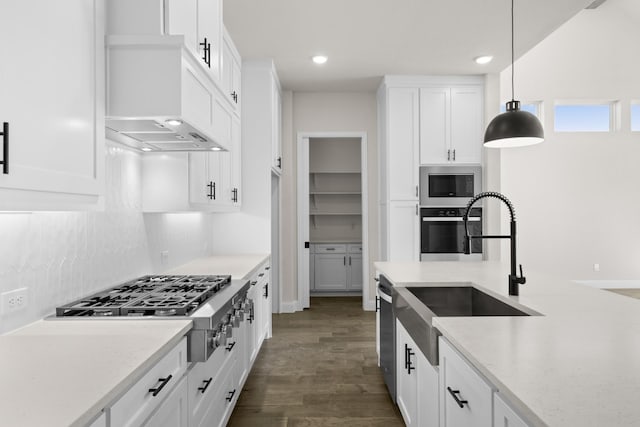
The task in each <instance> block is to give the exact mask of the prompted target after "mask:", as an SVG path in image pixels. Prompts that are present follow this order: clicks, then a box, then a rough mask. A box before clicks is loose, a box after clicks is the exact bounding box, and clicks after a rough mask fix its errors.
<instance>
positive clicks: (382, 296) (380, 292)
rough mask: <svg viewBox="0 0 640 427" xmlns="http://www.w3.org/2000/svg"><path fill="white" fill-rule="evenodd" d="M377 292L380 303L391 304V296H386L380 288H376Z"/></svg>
mask: <svg viewBox="0 0 640 427" xmlns="http://www.w3.org/2000/svg"><path fill="white" fill-rule="evenodd" d="M378 291H379V292H378V293H379V294H380V299H381V300H382V301H385V302H388V303H389V304H391V303H392V300H391V295H387V294H386V293H385V292H383V291H382V289H380V288H378Z"/></svg>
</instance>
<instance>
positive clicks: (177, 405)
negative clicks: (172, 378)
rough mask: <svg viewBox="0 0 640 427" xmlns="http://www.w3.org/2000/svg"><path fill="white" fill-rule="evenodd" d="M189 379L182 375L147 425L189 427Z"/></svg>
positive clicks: (151, 426) (148, 426)
mask: <svg viewBox="0 0 640 427" xmlns="http://www.w3.org/2000/svg"><path fill="white" fill-rule="evenodd" d="M188 400H189V399H188V393H187V379H186V378H185V377H182V379H181V380H180V382H178V384H177V385H176V386H175V387H174V388H173V390H172V391H171V393H170V394H169V395H168V396H167V398H166V399H165V400H164V401H163V402H162V404H161V405H160V407H159V408H158V410H157V411H156V413H154V414H153V415H152V416H151V417H150V418H149V419H148V420H147V422H145V423H144V425H145V426H147V427H188V426H189V404H188Z"/></svg>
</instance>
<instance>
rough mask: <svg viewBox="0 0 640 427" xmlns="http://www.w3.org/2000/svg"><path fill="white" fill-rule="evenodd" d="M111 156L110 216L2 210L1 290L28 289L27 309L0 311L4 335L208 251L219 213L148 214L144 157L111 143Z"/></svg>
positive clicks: (108, 167)
mask: <svg viewBox="0 0 640 427" xmlns="http://www.w3.org/2000/svg"><path fill="white" fill-rule="evenodd" d="M106 152H107V154H106V156H107V158H106V172H105V173H106V177H105V181H106V183H107V188H106V194H105V211H104V212H33V213H0V236H2V239H1V241H0V292H6V291H9V290H13V289H18V288H22V287H27V288H28V306H27V308H26V309H24V310H22V311H18V312H14V313H4V312H3V313H0V333H3V332H7V331H10V330H12V329H15V328H18V327H20V326H23V325H25V324H27V323H30V322H33V321H35V320H38V319H40V318H42V317H45V316H48V315H51V314H53V313H54V312H55V307H56V306H59V305H61V304H64V303H68V302H71V301H73V300H75V299H78V298H81V297H83V296H87V295H88V294H91V293H93V292H97V291H100V290H102V289H104V288H106V287H108V286H112V285H115V284H118V283H121V282H123V281H126V280H129V279H132V278H135V277H137V276H141V275H144V274H149V273H158V272H161V271H163V270H165V269H168V268H171V267H174V266H177V265H180V264H183V263H185V262H187V261H189V260H191V259H194V258H198V257H201V256H204V255H206V254H208V251H209V248H210V247H211V236H212V230H211V225H210V224H211V221H210V217H211V215H209V214H200V213H185V214H142V212H141V191H142V188H141V158H140V154H138V153H136V152H133V151H131V150H128V149H125V148H122V147H121V146H119V145H116V144H111V143H109V142H107V150H106ZM161 251H168V252H169V258H168V262H167V263H166V264H164V265H163V264H162V263H161V259H160V252H161Z"/></svg>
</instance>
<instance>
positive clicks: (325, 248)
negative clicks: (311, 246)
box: [316, 245, 347, 254]
mask: <svg viewBox="0 0 640 427" xmlns="http://www.w3.org/2000/svg"><path fill="white" fill-rule="evenodd" d="M345 252H347V245H316V253H317V254H323V253H328V254H333V253H342V254H343V253H345Z"/></svg>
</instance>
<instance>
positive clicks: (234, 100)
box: [231, 90, 238, 104]
mask: <svg viewBox="0 0 640 427" xmlns="http://www.w3.org/2000/svg"><path fill="white" fill-rule="evenodd" d="M231 99H233V102H235V103H236V104H237V103H238V94H237V93H236V91H235V90H234V91H233V92H231Z"/></svg>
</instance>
